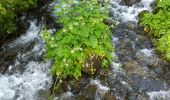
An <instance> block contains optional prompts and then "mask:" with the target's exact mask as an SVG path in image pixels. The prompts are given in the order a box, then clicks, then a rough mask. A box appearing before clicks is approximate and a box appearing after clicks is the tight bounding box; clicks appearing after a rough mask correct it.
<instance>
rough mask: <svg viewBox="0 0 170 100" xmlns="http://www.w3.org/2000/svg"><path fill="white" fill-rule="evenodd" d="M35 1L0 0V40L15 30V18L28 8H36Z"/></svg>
mask: <svg viewBox="0 0 170 100" xmlns="http://www.w3.org/2000/svg"><path fill="white" fill-rule="evenodd" d="M36 2H37V0H0V38H2V37H5V36H7V35H9V34H11V33H12V32H14V31H15V30H16V27H15V26H16V25H15V24H16V16H17V14H19V13H20V12H23V11H25V10H27V9H28V8H30V7H34V6H36Z"/></svg>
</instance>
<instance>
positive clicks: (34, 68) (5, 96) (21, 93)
mask: <svg viewBox="0 0 170 100" xmlns="http://www.w3.org/2000/svg"><path fill="white" fill-rule="evenodd" d="M49 69H50V62H46V63H38V62H34V61H32V62H29V63H28V64H27V65H26V70H25V71H24V72H23V73H22V74H18V73H14V74H13V75H8V74H5V75H0V83H1V85H0V100H13V99H17V100H35V99H36V98H37V97H36V95H37V93H38V91H40V90H47V89H49V88H50V86H51V83H52V79H51V77H50V76H49Z"/></svg>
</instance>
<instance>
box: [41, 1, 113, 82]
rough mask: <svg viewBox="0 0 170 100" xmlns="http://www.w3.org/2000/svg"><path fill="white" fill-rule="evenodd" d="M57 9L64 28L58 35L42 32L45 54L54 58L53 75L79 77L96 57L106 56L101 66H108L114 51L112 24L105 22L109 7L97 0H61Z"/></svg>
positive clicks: (59, 21) (103, 57)
mask: <svg viewBox="0 0 170 100" xmlns="http://www.w3.org/2000/svg"><path fill="white" fill-rule="evenodd" d="M56 10H57V13H56V15H57V16H58V20H57V23H60V24H62V25H63V28H62V29H60V30H59V31H57V32H56V33H55V34H50V33H49V32H48V31H47V30H44V31H43V32H42V37H43V39H44V41H45V43H46V54H45V56H46V57H48V58H49V59H52V60H53V61H54V64H53V66H52V68H51V74H52V75H53V76H54V77H57V78H59V79H65V78H67V77H74V78H78V77H80V76H81V71H82V67H88V66H89V65H88V64H87V61H88V59H90V58H93V57H100V58H102V61H101V62H102V64H101V67H108V66H109V65H110V62H111V61H112V54H111V53H112V51H113V50H114V49H113V47H112V43H111V32H110V29H109V26H107V25H105V24H104V22H103V20H104V19H107V18H108V11H109V10H108V6H107V5H105V7H101V6H100V4H99V3H98V2H97V0H76V2H75V0H60V3H59V4H58V5H57V6H56Z"/></svg>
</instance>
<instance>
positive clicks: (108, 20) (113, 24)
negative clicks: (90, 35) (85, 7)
mask: <svg viewBox="0 0 170 100" xmlns="http://www.w3.org/2000/svg"><path fill="white" fill-rule="evenodd" d="M104 23H105V24H106V25H109V26H110V27H114V26H115V24H116V21H115V20H114V19H113V18H111V17H109V18H108V19H106V20H104Z"/></svg>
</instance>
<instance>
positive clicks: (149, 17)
mask: <svg viewBox="0 0 170 100" xmlns="http://www.w3.org/2000/svg"><path fill="white" fill-rule="evenodd" d="M156 6H157V8H158V9H159V10H158V11H157V13H156V14H153V13H147V14H145V15H144V17H143V18H142V19H141V23H140V24H141V25H142V26H144V30H145V31H147V32H149V33H151V35H153V37H154V40H155V44H156V46H157V49H158V50H159V51H161V52H162V53H163V55H164V56H165V57H166V58H167V59H168V60H170V0H157V1H156Z"/></svg>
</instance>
